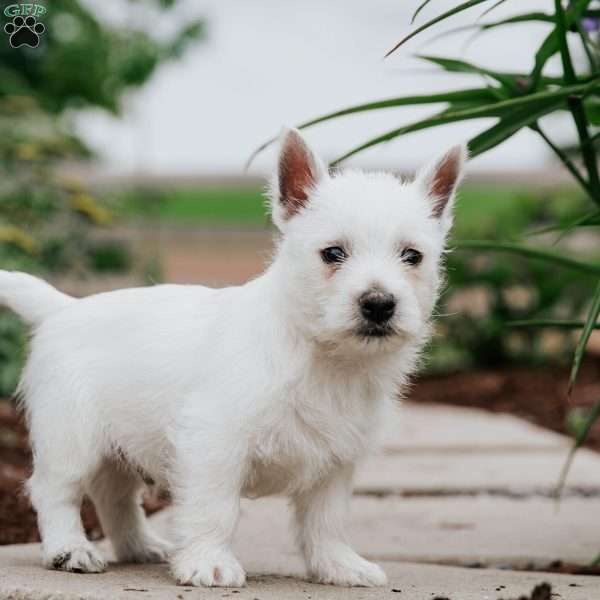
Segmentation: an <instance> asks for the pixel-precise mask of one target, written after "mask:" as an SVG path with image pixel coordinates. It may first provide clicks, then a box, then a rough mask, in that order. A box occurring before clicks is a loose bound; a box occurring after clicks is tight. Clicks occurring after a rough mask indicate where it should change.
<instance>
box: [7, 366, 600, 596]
mask: <svg viewBox="0 0 600 600" xmlns="http://www.w3.org/2000/svg"><path fill="white" fill-rule="evenodd" d="M568 377H569V369H568V367H567V366H565V367H556V368H548V367H546V368H539V369H532V368H524V367H512V368H504V369H498V370H486V371H470V372H464V373H462V372H461V373H453V374H448V375H443V376H437V377H426V378H424V379H421V380H420V381H418V382H417V383H416V384H415V386H414V388H413V389H412V390H411V392H410V394H409V397H410V399H411V401H415V402H437V403H446V404H453V405H459V406H472V407H477V408H482V409H486V410H490V411H493V412H504V413H510V414H513V415H517V416H519V417H522V418H525V419H527V420H529V421H531V422H533V423H536V424H538V425H540V426H542V427H546V428H548V429H552V430H554V431H557V432H561V433H565V431H566V430H565V423H566V416H567V414H568V412H569V410H570V409H572V408H575V407H581V408H589V407H590V406H592V405H593V404H594V403H595V402H596V401H597V400H599V399H600V358H594V359H590V360H588V361H587V362H585V363H584V365H583V366H582V369H581V372H580V375H579V377H578V384H577V387H576V389H575V391H574V394H573V398H572V403H571V404H568V403H567V400H566V387H567V381H568ZM586 445H587V446H588V447H591V448H593V449H595V450H598V451H600V423H598V424H597V425H596V426H595V427H594V428H593V429H592V431H591V433H590V436H589V437H588V440H587V442H586ZM30 469H31V452H30V449H29V444H28V442H27V431H26V428H25V426H24V423H23V420H22V419H21V417H20V416H19V415H18V414H17V412H16V410H15V408H14V403H13V402H11V401H10V400H0V544H17V543H25V542H35V541H39V532H38V530H37V526H36V519H35V513H34V511H33V510H32V508H31V506H30V504H29V500H28V499H27V496H26V494H25V493H24V491H23V482H24V481H25V480H26V479H27V477H28V476H29V473H30ZM167 503H168V500H167V499H166V498H164V497H157V498H154V497H149V498H147V499H146V501H145V508H146V511H147V512H148V513H151V512H154V511H156V510H159V509H160V508H162V507H163V506H165V505H166V504H167ZM82 516H83V521H84V525H85V528H86V531H87V533H88V535H89V536H90V538H91V539H98V538H99V537H101V536H102V531H101V528H100V526H99V524H98V520H97V518H96V515H95V512H94V509H93V507H92V506H91V504H90V503H88V502H86V503H84V507H83V509H82ZM557 570H559V571H560V570H563V571H564V566H562V569H560V568H559V569H557ZM535 598H537V596H535Z"/></svg>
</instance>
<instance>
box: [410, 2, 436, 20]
mask: <svg viewBox="0 0 600 600" xmlns="http://www.w3.org/2000/svg"><path fill="white" fill-rule="evenodd" d="M430 2H431V0H424V2H422V3H421V4H420V5H419V6H418V8H417V10H415V12H414V13H413V16H412V17H411V18H410V24H411V25H412V24H413V23H414V22H415V20H416V18H417V17H418V16H419V14H420V12H421V11H422V10H423V9H424V8H425V7H426V6H427V5H428V4H429V3H430Z"/></svg>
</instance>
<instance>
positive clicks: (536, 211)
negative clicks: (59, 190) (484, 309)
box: [118, 184, 583, 239]
mask: <svg viewBox="0 0 600 600" xmlns="http://www.w3.org/2000/svg"><path fill="white" fill-rule="evenodd" d="M582 206H583V201H582V199H581V197H580V196H579V195H578V194H577V191H576V190H575V189H574V188H569V187H566V188H562V189H556V190H553V191H552V193H550V192H548V191H543V190H541V189H531V188H526V187H523V186H515V185H506V184H504V185H498V184H485V185H484V184H470V185H469V184H467V185H465V186H464V188H463V189H462V190H461V192H460V196H459V201H458V203H457V208H456V218H455V229H454V235H455V237H456V238H457V239H467V238H468V239H473V238H482V239H510V238H512V237H515V236H518V235H519V234H521V233H522V232H523V231H524V230H525V229H527V227H528V225H530V224H531V223H538V224H543V223H545V222H554V221H555V220H556V219H565V220H568V219H569V218H570V217H571V215H577V214H581V213H580V212H579V211H581V210H582ZM118 210H119V212H120V213H121V215H122V216H123V217H124V218H125V220H127V221H130V222H131V221H140V220H141V221H150V222H160V223H163V224H173V225H184V224H185V225H192V226H198V225H201V226H206V227H213V226H216V227H219V226H223V227H232V226H233V227H235V226H242V227H244V226H252V227H257V226H258V227H261V226H265V225H266V224H267V223H268V217H267V216H266V208H265V199H264V196H263V193H262V190H261V189H260V188H253V187H218V188H217V187H206V188H186V187H182V188H179V189H173V190H170V191H137V192H128V193H126V194H122V195H120V196H119V198H118Z"/></svg>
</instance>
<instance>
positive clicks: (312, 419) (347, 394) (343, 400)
mask: <svg viewBox="0 0 600 600" xmlns="http://www.w3.org/2000/svg"><path fill="white" fill-rule="evenodd" d="M379 396H380V393H379V391H378V390H375V389H374V387H373V386H371V385H370V384H369V383H368V382H366V381H358V382H351V383H348V382H346V384H345V385H339V384H338V385H326V384H325V385H321V386H319V385H302V384H300V385H297V386H292V387H290V388H289V389H287V390H286V393H285V396H284V397H281V398H279V399H278V402H277V403H276V404H275V406H274V407H273V408H272V410H271V411H270V414H268V415H265V419H264V423H263V424H262V426H261V427H260V429H259V433H258V434H257V435H256V437H255V439H254V441H253V444H252V453H251V458H250V469H249V477H248V480H247V485H246V490H245V491H246V493H247V495H249V496H261V495H268V494H274V493H282V492H285V493H294V492H295V491H301V490H303V489H307V488H310V487H311V486H313V485H315V484H316V483H317V482H318V481H320V480H322V479H323V478H324V477H327V476H328V475H329V474H330V473H331V472H332V471H334V470H336V469H339V468H340V467H342V466H344V465H349V464H353V463H355V462H356V461H357V460H358V459H360V458H361V457H362V456H363V455H364V453H365V452H366V450H367V448H368V446H369V442H370V440H371V438H372V435H373V434H374V432H375V431H374V430H375V429H376V423H377V421H378V416H379V414H378V413H379V408H380V403H381V401H382V398H380V397H379Z"/></svg>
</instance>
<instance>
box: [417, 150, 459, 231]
mask: <svg viewBox="0 0 600 600" xmlns="http://www.w3.org/2000/svg"><path fill="white" fill-rule="evenodd" d="M467 159H468V150H467V146H466V144H459V145H457V146H453V147H452V148H450V150H448V151H447V152H446V153H445V154H443V155H442V156H440V157H438V158H437V159H435V160H434V161H432V162H431V163H430V164H429V165H427V166H426V167H425V168H424V169H423V170H421V171H420V172H419V174H418V176H417V179H416V182H417V185H418V186H419V187H420V188H421V191H422V193H423V194H425V196H426V198H427V200H428V202H429V204H430V206H431V216H432V217H435V218H436V219H439V221H440V223H441V224H442V227H443V229H444V231H445V232H447V231H448V230H449V229H450V227H451V225H452V205H453V203H454V198H455V196H456V189H457V188H458V184H459V183H460V181H461V179H462V176H463V173H464V166H465V163H466V162H467Z"/></svg>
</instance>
